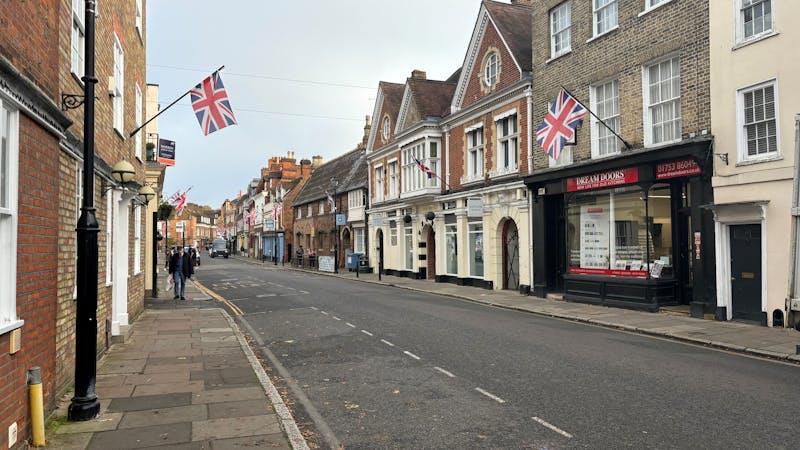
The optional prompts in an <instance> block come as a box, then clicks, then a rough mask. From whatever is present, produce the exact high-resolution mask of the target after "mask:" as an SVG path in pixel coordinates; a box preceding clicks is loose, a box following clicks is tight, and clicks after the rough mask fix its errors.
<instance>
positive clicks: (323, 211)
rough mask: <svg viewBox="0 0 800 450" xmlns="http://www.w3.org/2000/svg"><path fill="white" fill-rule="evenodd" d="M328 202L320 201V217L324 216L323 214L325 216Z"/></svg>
mask: <svg viewBox="0 0 800 450" xmlns="http://www.w3.org/2000/svg"><path fill="white" fill-rule="evenodd" d="M326 201H327V200H320V201H319V215H320V216H321V215H323V214H325V202H326Z"/></svg>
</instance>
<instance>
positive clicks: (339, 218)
mask: <svg viewBox="0 0 800 450" xmlns="http://www.w3.org/2000/svg"><path fill="white" fill-rule="evenodd" d="M336 225H337V226H338V225H347V215H346V214H341V213H339V214H336Z"/></svg>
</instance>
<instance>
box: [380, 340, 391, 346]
mask: <svg viewBox="0 0 800 450" xmlns="http://www.w3.org/2000/svg"><path fill="white" fill-rule="evenodd" d="M381 342H383V343H384V344H386V345H388V346H389V347H394V344H392V343H391V342H389V341H387V340H386V339H381Z"/></svg>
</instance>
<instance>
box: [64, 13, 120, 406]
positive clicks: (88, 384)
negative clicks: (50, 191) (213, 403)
mask: <svg viewBox="0 0 800 450" xmlns="http://www.w3.org/2000/svg"><path fill="white" fill-rule="evenodd" d="M95 17H96V0H86V16H85V18H84V19H85V20H84V36H85V41H84V42H85V49H84V55H86V56H85V59H84V63H85V66H84V76H83V77H82V78H81V80H82V81H83V95H84V103H83V180H82V182H83V203H82V205H81V215H80V218H78V224H77V227H76V232H77V250H78V252H77V253H78V259H77V264H76V266H77V270H76V280H77V282H76V284H77V299H76V300H77V301H76V311H75V395H74V396H73V397H72V399H71V400H70V405H69V409H68V411H67V417H68V418H69V420H89V419H92V418H94V417H95V416H97V414H98V413H99V412H100V401H99V400H98V399H97V393H96V392H95V378H96V376H97V269H98V259H99V255H98V248H97V235H98V234H99V232H100V225H99V224H98V223H97V215H96V214H95V208H94V139H95V136H94V125H95V124H94V115H95V99H94V95H95V85H96V84H97V77H96V76H95V71H94V66H95ZM128 166H129V167H126V168H125V169H128V168H131V169H132V166H130V164H128ZM122 168H123V167H120V169H122ZM123 175H124V172H120V179H121V180H122V179H123V178H127V175H125V176H123ZM131 178H132V177H131ZM128 181H130V180H128Z"/></svg>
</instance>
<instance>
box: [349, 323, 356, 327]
mask: <svg viewBox="0 0 800 450" xmlns="http://www.w3.org/2000/svg"><path fill="white" fill-rule="evenodd" d="M347 326H348V327H350V328H355V327H356V326H355V325H353V324H352V323H350V322H347Z"/></svg>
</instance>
